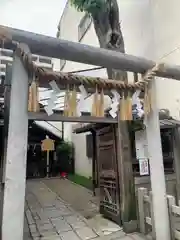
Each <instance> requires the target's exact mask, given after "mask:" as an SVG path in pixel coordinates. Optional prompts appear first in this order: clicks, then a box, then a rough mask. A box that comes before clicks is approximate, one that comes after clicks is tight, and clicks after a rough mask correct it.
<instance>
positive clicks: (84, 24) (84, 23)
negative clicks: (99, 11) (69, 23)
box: [78, 14, 92, 42]
mask: <svg viewBox="0 0 180 240" xmlns="http://www.w3.org/2000/svg"><path fill="white" fill-rule="evenodd" d="M91 23H92V18H91V16H90V15H89V14H85V16H84V17H83V18H82V19H81V21H80V24H79V26H78V40H79V42H80V41H81V40H82V39H83V37H84V35H85V34H86V32H87V31H88V29H89V28H90V26H91Z"/></svg>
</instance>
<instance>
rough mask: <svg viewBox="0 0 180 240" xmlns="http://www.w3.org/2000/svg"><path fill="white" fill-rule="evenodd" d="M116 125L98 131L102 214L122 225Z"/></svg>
mask: <svg viewBox="0 0 180 240" xmlns="http://www.w3.org/2000/svg"><path fill="white" fill-rule="evenodd" d="M115 136H116V135H115V127H114V125H109V126H108V127H104V128H102V129H100V130H97V135H96V138H97V161H98V170H99V189H100V213H101V214H103V215H104V216H105V217H107V218H109V219H111V220H113V221H115V222H116V223H118V224H121V217H120V189H119V177H118V176H119V175H118V163H117V154H116V137H115Z"/></svg>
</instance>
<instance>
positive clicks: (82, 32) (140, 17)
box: [57, 0, 180, 173]
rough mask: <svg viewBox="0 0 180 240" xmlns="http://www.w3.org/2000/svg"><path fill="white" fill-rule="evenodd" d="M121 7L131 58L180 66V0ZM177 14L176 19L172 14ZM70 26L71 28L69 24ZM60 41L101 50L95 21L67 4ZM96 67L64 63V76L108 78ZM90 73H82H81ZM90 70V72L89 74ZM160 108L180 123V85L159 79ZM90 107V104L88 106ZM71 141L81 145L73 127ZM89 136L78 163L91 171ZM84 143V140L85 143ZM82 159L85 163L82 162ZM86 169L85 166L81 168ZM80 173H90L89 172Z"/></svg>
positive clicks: (144, 0)
mask: <svg viewBox="0 0 180 240" xmlns="http://www.w3.org/2000/svg"><path fill="white" fill-rule="evenodd" d="M117 2H118V5H119V14H120V23H121V28H122V33H123V36H124V42H125V50H126V53H127V54H131V55H136V56H140V57H143V58H147V59H152V60H154V61H157V62H159V61H160V62H165V63H170V64H180V50H179V48H180V44H179V43H180V33H179V32H178V30H177V29H178V25H179V24H180V15H179V13H178V9H179V7H180V2H179V1H178V0H173V1H163V0H117ZM172 12H173V17H172V16H171V13H172ZM69 23H70V24H69ZM57 37H58V38H61V39H65V40H69V41H73V42H80V43H82V44H87V45H92V46H96V47H99V42H98V39H97V36H96V33H95V30H94V26H93V22H92V19H91V18H90V17H89V16H88V15H87V14H86V13H82V12H78V11H77V10H76V9H75V8H74V7H73V6H72V5H71V3H70V0H68V1H67V4H66V6H65V9H64V12H63V14H62V17H61V19H60V22H59V26H58V32H57ZM94 67H95V66H91V65H86V64H81V63H76V62H70V61H65V60H63V59H62V60H61V61H60V69H61V71H64V72H76V71H78V74H83V75H91V76H99V77H107V74H106V70H105V69H101V70H96V71H93V70H90V69H91V68H94ZM85 69H86V70H87V71H86V72H82V73H81V72H79V71H81V70H85ZM88 69H89V71H88ZM132 76H133V75H132V73H128V81H132V80H133V77H132ZM157 89H158V97H157V101H158V107H159V109H164V108H165V109H168V110H169V111H170V114H171V116H172V117H173V118H175V119H180V94H179V90H180V83H179V81H171V79H159V81H158V83H157ZM86 105H87V106H88V105H89V103H88V102H87V104H86ZM66 127H67V129H68V128H69V130H68V133H69V134H70V135H69V136H67V137H68V139H70V140H72V139H73V142H74V143H75V145H76V144H78V141H79V140H78V137H77V136H74V135H73V134H72V131H71V127H72V126H71V124H68V125H67V126H66ZM85 138H86V136H85V135H84V136H83V137H82V136H81V146H82V148H81V149H82V151H83V152H82V151H81V154H79V153H77V155H78V156H77V157H78V159H77V158H76V160H77V161H80V162H83V161H86V163H87V167H89V159H87V157H86V141H85ZM83 139H84V140H83ZM79 156H81V159H80V158H79ZM77 165H78V166H82V164H79V163H78V164H77ZM77 171H79V172H80V173H81V172H83V171H84V172H87V169H85V167H83V169H80V170H79V167H77Z"/></svg>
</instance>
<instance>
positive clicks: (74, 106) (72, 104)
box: [69, 86, 77, 117]
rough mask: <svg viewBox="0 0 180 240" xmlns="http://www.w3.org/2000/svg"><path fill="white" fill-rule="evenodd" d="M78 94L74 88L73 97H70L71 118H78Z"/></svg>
mask: <svg viewBox="0 0 180 240" xmlns="http://www.w3.org/2000/svg"><path fill="white" fill-rule="evenodd" d="M76 99H77V92H76V88H75V86H74V89H73V91H72V92H71V96H70V109H69V116H71V117H76V116H77V102H76Z"/></svg>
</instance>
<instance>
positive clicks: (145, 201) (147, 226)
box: [138, 188, 180, 240]
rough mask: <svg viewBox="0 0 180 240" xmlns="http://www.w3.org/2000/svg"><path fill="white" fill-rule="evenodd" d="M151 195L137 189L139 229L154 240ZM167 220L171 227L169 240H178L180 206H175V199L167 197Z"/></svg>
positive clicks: (179, 235)
mask: <svg viewBox="0 0 180 240" xmlns="http://www.w3.org/2000/svg"><path fill="white" fill-rule="evenodd" d="M152 198H153V196H152V193H151V192H149V195H148V190H147V189H146V188H139V189H138V207H139V228H140V232H141V233H143V234H145V235H147V234H148V233H150V232H151V235H152V238H153V239H156V234H155V227H154V214H153V202H152ZM167 203H168V208H169V219H170V227H171V229H170V230H171V239H172V240H175V239H176V240H180V206H177V205H176V201H175V197H173V196H170V195H168V196H167Z"/></svg>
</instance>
